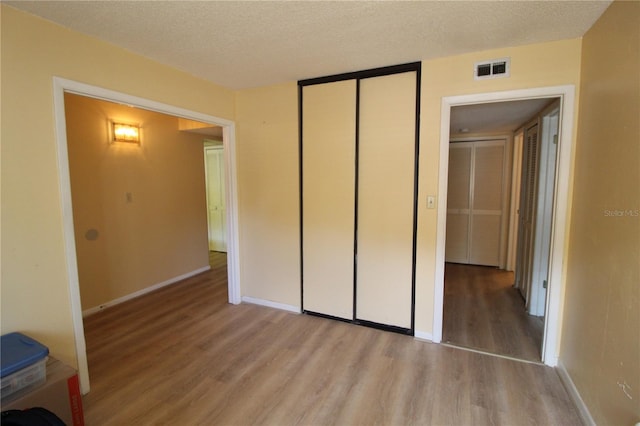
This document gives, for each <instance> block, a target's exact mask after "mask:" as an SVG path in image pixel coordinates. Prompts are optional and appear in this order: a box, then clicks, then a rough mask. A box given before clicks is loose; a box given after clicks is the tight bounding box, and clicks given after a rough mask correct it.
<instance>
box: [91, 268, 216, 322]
mask: <svg viewBox="0 0 640 426" xmlns="http://www.w3.org/2000/svg"><path fill="white" fill-rule="evenodd" d="M209 269H211V266H209V265H207V266H203V267H202V268H198V269H196V270H194V271H191V272H187V273H186V274H182V275H179V276H177V277H173V278H170V279H168V280H166V281H162V282H161V283H157V284H153V285H151V286H149V287H146V288H143V289H142V290H138V291H136V292H134V293H131V294H127V295H126V296H122V297H118V298H117V299H114V300H111V301H109V302H106V303H103V304H101V305H98V306H94V307H93V308H89V309H86V310H84V311H82V316H83V317H88V316H89V315H93V314H95V313H96V312H100V311H102V310H105V309H107V308H110V307H112V306H115V305H119V304H120V303H123V302H126V301H127V300H131V299H135V298H136V297H140V296H142V295H144V294H147V293H151V292H152V291H155V290H158V289H159V288H162V287H166V286H168V285H171V284H174V283H177V282H178V281H182V280H184V279H187V278H190V277H193V276H194V275H198V274H201V273H203V272H205V271H208V270H209Z"/></svg>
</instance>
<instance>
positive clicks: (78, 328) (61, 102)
mask: <svg viewBox="0 0 640 426" xmlns="http://www.w3.org/2000/svg"><path fill="white" fill-rule="evenodd" d="M53 83H54V113H55V122H56V144H57V151H58V170H59V176H60V193H61V207H62V216H63V222H64V223H63V227H64V241H65V257H66V264H67V274H68V277H69V294H70V299H71V316H72V320H73V324H74V334H75V342H76V355H77V358H78V374H79V379H80V387H81V391H82V393H83V394H86V393H87V392H89V389H90V383H89V371H88V365H87V354H86V343H85V338H84V326H83V319H82V314H83V312H82V304H81V298H80V284H79V276H78V259H77V254H76V253H77V251H76V242H75V241H76V240H75V237H76V236H75V229H74V221H73V210H72V197H71V180H70V173H69V156H68V146H67V126H66V117H65V93H71V94H77V95H81V96H85V97H89V98H95V99H99V100H104V101H108V102H113V103H118V104H124V105H129V106H132V107H135V108H140V109H143V110H146V111H153V112H158V113H162V114H167V115H170V116H174V117H179V118H183V119H187V120H194V121H198V122H202V123H209V124H211V125H214V126H220V127H222V136H223V137H222V139H223V145H224V146H225V148H226V149H225V156H224V160H225V161H224V162H225V166H226V176H225V177H226V180H225V198H226V219H227V243H228V257H227V265H228V299H229V303H232V304H238V303H240V283H239V264H238V261H239V249H238V230H237V222H238V220H237V217H238V216H237V181H236V171H235V124H234V123H233V122H232V121H229V120H226V119H222V118H219V117H214V116H210V115H206V114H202V113H198V112H194V111H190V110H186V109H182V108H178V107H174V106H171V105H167V104H162V103H159V102H155V101H150V100H148V99H143V98H138V97H135V96H131V95H127V94H123V93H120V92H115V91H111V90H107V89H103V88H99V87H95V86H91V85H87V84H83V83H78V82H75V81H71V80H66V79H62V78H57V77H54V81H53ZM133 197H134V195H129V194H127V195H126V200H127V201H131V200H133V199H134V198H133Z"/></svg>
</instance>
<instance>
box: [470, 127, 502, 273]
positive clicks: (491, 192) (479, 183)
mask: <svg viewBox="0 0 640 426" xmlns="http://www.w3.org/2000/svg"><path fill="white" fill-rule="evenodd" d="M474 144H475V145H474V161H473V179H472V190H471V193H472V195H471V203H472V204H471V206H472V208H471V226H470V234H471V235H470V244H469V263H471V264H472V265H486V266H499V265H500V252H501V251H500V244H501V243H502V232H501V228H502V226H501V225H502V219H503V197H504V165H505V143H504V140H496V141H481V142H474Z"/></svg>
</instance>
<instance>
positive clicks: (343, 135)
mask: <svg viewBox="0 0 640 426" xmlns="http://www.w3.org/2000/svg"><path fill="white" fill-rule="evenodd" d="M355 134H356V81H355V80H347V81H339V82H333V83H325V84H318V85H311V86H306V87H305V88H304V92H303V100H302V140H303V146H302V194H303V196H302V267H303V278H302V279H303V308H304V310H305V311H310V312H313V313H320V314H324V315H330V316H333V317H338V318H344V319H348V320H352V319H353V282H354V277H353V273H354V265H353V264H354V232H355V228H354V226H355V225H354V222H355V213H354V212H355V167H354V165H355Z"/></svg>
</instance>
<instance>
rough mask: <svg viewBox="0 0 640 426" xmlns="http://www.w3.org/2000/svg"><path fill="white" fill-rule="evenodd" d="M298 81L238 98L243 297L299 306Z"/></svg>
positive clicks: (244, 91)
mask: <svg viewBox="0 0 640 426" xmlns="http://www.w3.org/2000/svg"><path fill="white" fill-rule="evenodd" d="M297 93H298V92H297V84H296V83H287V84H282V85H276V86H270V87H264V88H258V89H249V90H243V91H240V92H238V94H237V98H236V104H237V109H236V120H237V141H238V143H237V156H238V192H239V194H238V199H239V202H238V204H239V206H238V210H239V216H240V217H239V222H240V224H241V226H240V250H241V252H240V259H241V264H240V268H241V270H240V274H241V275H240V276H241V281H242V295H243V296H251V297H255V298H259V299H264V300H269V301H273V302H277V303H283V304H287V305H293V306H300V217H299V214H300V213H299V211H300V210H299V189H298V188H299V173H298V95H297Z"/></svg>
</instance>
